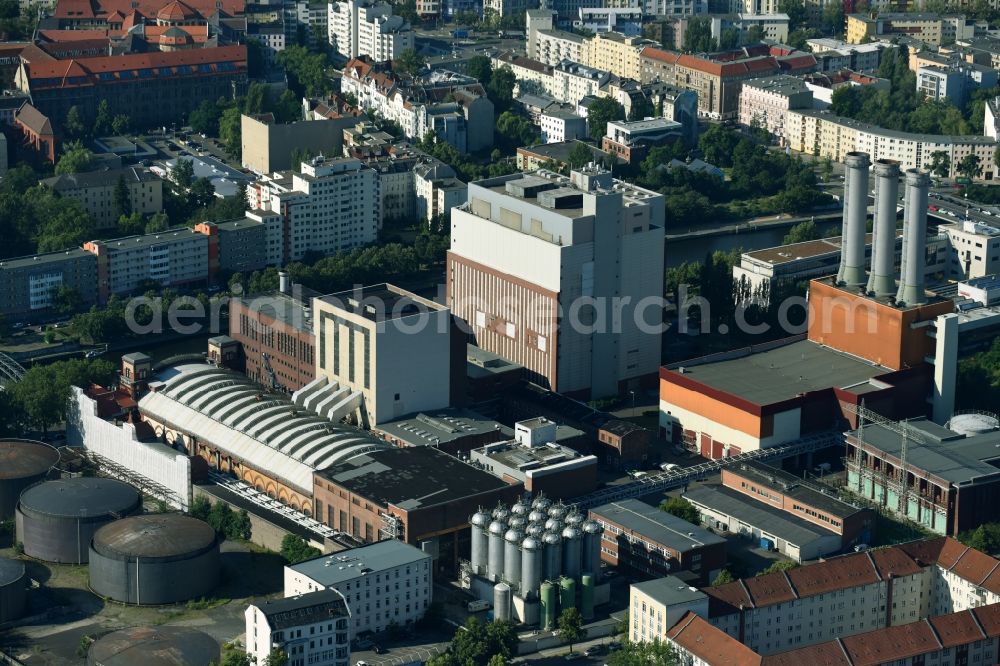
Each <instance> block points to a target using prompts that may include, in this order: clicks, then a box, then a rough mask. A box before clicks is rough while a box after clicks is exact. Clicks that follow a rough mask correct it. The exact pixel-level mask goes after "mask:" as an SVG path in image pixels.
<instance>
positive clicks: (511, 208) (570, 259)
mask: <svg viewBox="0 0 1000 666" xmlns="http://www.w3.org/2000/svg"><path fill="white" fill-rule="evenodd" d="M451 225H452V226H451V250H450V252H449V253H448V271H447V280H448V305H449V307H450V308H451V310H452V312H454V313H455V314H456V315H458V316H460V317H462V318H464V319H465V320H466V321H467V322H468V324H469V326H470V327H471V331H472V335H473V336H474V337H475V339H476V342H477V344H478V345H479V346H480V347H482V348H483V349H486V350H488V351H492V352H495V353H497V354H500V355H502V356H503V357H505V358H507V359H510V360H511V361H513V362H515V363H519V364H521V365H523V366H524V367H525V369H526V371H527V372H528V373H529V376H530V377H531V378H532V380H533V381H535V382H537V383H540V384H543V385H545V386H547V387H549V388H551V389H553V390H556V391H559V392H562V393H570V394H575V395H580V396H607V395H613V394H617V393H619V392H621V391H625V390H630V389H631V387H633V386H637V385H638V383H639V381H640V380H642V379H645V378H647V377H653V376H655V373H656V368H657V363H658V361H659V358H660V334H659V328H658V326H659V321H660V319H661V313H660V312H659V308H658V307H657V306H652V303H653V300H652V299H655V298H657V297H659V296H661V294H662V292H663V287H662V279H661V278H662V275H663V234H664V207H663V198H662V195H660V194H657V193H656V192H652V191H650V190H645V189H642V188H639V187H635V186H634V185H630V184H628V183H624V182H622V181H618V180H614V179H612V177H611V173H610V172H608V171H606V170H603V169H601V168H599V167H595V166H593V165H591V166H587V167H584V168H582V169H580V170H578V171H573V172H572V174H571V176H570V177H565V176H562V175H560V174H557V173H553V172H550V171H545V170H539V171H535V172H533V173H530V174H521V173H518V174H512V175H508V176H501V177H499V178H488V179H485V180H481V181H478V182H475V183H470V184H469V200H468V202H467V203H466V204H465V205H463V206H459V207H458V208H455V209H453V210H452V214H451ZM643 299H646V300H643Z"/></svg>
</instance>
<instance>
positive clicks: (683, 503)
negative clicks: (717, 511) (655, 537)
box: [660, 497, 701, 525]
mask: <svg viewBox="0 0 1000 666" xmlns="http://www.w3.org/2000/svg"><path fill="white" fill-rule="evenodd" d="M660 510H661V511H666V512H667V513H669V514H672V515H674V516H677V517H678V518H680V519H681V520H686V521H687V522H689V523H691V524H692V525H700V524H701V514H699V513H698V509H696V508H695V506H694V504H691V502H688V501H687V500H686V499H684V498H683V497H671V498H670V499H668V500H667V501H666V502H663V503H662V504H660Z"/></svg>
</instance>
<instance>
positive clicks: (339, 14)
mask: <svg viewBox="0 0 1000 666" xmlns="http://www.w3.org/2000/svg"><path fill="white" fill-rule="evenodd" d="M328 16H329V18H328V20H329V39H330V45H331V46H333V48H334V50H336V51H337V52H338V53H340V54H341V55H342V56H344V57H345V58H357V57H358V56H362V55H363V56H368V57H369V58H371V59H372V60H374V61H375V62H382V61H385V60H396V59H398V58H399V56H400V55H401V54H402V53H403V51H405V50H406V49H412V48H413V45H414V41H413V29H412V28H411V27H410V24H409V23H407V22H406V21H405V20H403V19H402V18H401V17H399V16H395V15H393V10H392V5H390V4H388V3H385V2H379V0H340V1H339V2H331V3H330V4H329V10H328Z"/></svg>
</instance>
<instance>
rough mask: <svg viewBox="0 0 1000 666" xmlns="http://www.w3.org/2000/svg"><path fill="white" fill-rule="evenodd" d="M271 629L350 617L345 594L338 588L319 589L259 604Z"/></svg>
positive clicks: (276, 629)
mask: <svg viewBox="0 0 1000 666" xmlns="http://www.w3.org/2000/svg"><path fill="white" fill-rule="evenodd" d="M257 608H259V609H260V611H261V612H262V613H263V614H264V616H265V617H267V624H268V625H269V627H270V629H271V631H279V630H281V629H287V628H289V627H301V626H302V625H304V624H315V623H317V622H322V621H324V620H330V619H333V618H336V617H350V615H351V612H350V611H349V610H348V609H347V602H346V601H345V600H344V596H343V595H342V594H341V593H340V592H337V591H336V590H317V591H316V592H309V593H308V594H299V595H296V596H294V597H286V598H284V599H274V600H272V601H264V602H261V603H259V604H257Z"/></svg>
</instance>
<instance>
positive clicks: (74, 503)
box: [21, 477, 140, 518]
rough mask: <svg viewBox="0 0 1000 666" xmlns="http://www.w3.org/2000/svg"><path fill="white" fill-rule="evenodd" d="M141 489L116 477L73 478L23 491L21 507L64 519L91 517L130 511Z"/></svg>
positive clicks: (42, 484)
mask: <svg viewBox="0 0 1000 666" xmlns="http://www.w3.org/2000/svg"><path fill="white" fill-rule="evenodd" d="M139 500H140V497H139V491H138V490H136V489H135V488H133V487H132V486H130V485H129V484H127V483H123V482H121V481H116V480H115V479H102V478H83V477H80V478H73V479H57V480H55V481H46V482H45V483H39V484H38V485H36V486H32V487H30V488H28V489H27V490H25V491H24V492H23V493H21V506H22V507H23V508H26V509H31V510H32V511H36V512H38V513H43V514H46V515H49V516H57V517H63V518H89V517H101V516H107V515H109V514H112V513H120V512H123V511H130V510H132V509H134V508H135V507H136V506H137V505H138V504H139Z"/></svg>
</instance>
